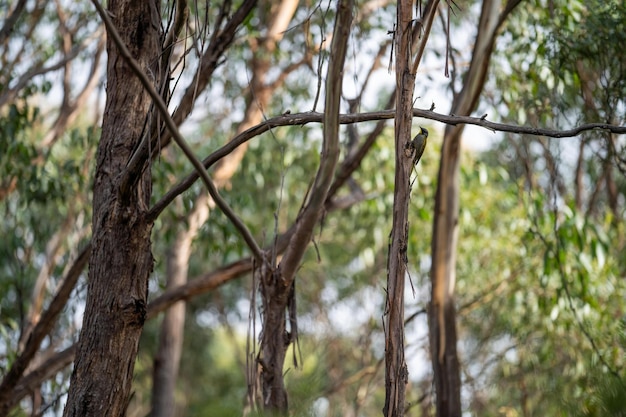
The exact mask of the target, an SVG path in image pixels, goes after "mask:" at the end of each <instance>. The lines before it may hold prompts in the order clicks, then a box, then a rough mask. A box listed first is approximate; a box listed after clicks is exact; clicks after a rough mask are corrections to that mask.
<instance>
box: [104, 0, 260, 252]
mask: <svg viewBox="0 0 626 417" xmlns="http://www.w3.org/2000/svg"><path fill="white" fill-rule="evenodd" d="M92 3H93V4H94V6H95V7H96V9H97V10H98V13H99V14H100V17H101V18H102V20H103V21H104V24H105V25H106V27H107V30H108V33H109V35H110V36H111V38H112V39H113V41H114V42H115V44H116V46H117V48H118V49H119V51H120V54H121V55H122V56H123V57H124V59H125V60H126V61H127V62H128V64H129V66H130V67H131V68H132V70H133V72H134V73H135V75H136V76H137V78H139V80H140V81H141V84H142V85H143V86H144V88H145V89H146V91H147V92H148V94H150V97H152V100H153V102H154V104H155V106H156V107H157V109H158V111H159V113H160V114H161V117H163V120H164V122H165V125H166V126H167V128H168V129H169V131H170V133H171V134H172V136H173V138H174V141H176V144H177V145H178V146H180V148H181V149H182V151H183V152H184V153H185V156H187V158H188V159H189V161H190V162H191V164H192V165H193V166H194V168H195V169H196V170H197V171H198V172H199V175H200V177H201V178H202V181H203V182H204V184H205V185H206V187H207V189H208V190H209V194H210V195H211V197H212V198H213V200H214V201H215V204H216V205H217V206H218V207H219V208H220V210H222V212H223V213H224V214H225V215H226V217H228V219H229V220H230V221H231V222H232V223H233V225H234V226H235V227H236V228H237V230H238V231H239V233H241V235H242V237H243V239H244V240H245V242H246V244H247V245H248V247H249V248H250V250H251V251H252V253H253V254H254V256H255V257H256V258H257V259H258V260H263V258H264V255H263V252H262V251H261V248H260V247H259V245H258V244H257V243H256V241H255V240H254V237H253V236H252V233H250V231H249V230H248V228H247V227H246V225H245V224H244V223H243V222H242V221H241V219H239V217H238V216H237V214H235V212H234V211H233V210H232V209H231V208H230V206H229V205H228V203H226V201H225V200H224V199H223V198H222V197H221V196H220V195H219V193H218V192H217V188H215V185H214V184H213V181H212V180H211V178H210V177H209V174H208V173H207V172H206V169H205V168H204V166H203V165H202V163H201V162H200V161H199V160H198V158H196V156H195V155H194V153H193V151H192V150H191V148H190V147H189V145H188V144H187V142H186V141H185V139H184V138H183V136H182V135H181V134H180V132H179V131H178V128H177V126H176V123H175V122H174V120H173V119H172V117H171V116H170V114H169V111H168V110H167V105H166V104H165V103H164V102H163V99H162V98H161V96H160V95H159V93H158V92H157V91H156V90H155V88H154V86H153V85H152V82H150V80H149V79H148V77H147V76H146V74H144V72H143V70H142V69H141V68H140V67H139V64H137V61H135V60H134V59H133V57H132V55H131V54H130V51H129V50H128V48H126V45H124V41H123V40H122V39H121V37H120V35H119V33H118V32H117V29H116V28H115V26H114V25H113V22H111V19H110V18H109V16H108V14H107V12H106V11H105V10H104V9H103V8H102V6H101V5H100V3H98V1H97V0H92ZM124 186H129V184H123V183H122V184H120V192H121V193H124Z"/></svg>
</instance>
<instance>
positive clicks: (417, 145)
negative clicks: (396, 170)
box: [411, 126, 428, 166]
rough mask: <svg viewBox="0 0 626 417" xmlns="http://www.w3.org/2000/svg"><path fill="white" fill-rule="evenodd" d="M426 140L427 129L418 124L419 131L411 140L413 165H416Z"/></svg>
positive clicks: (424, 147) (422, 152)
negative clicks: (413, 154) (413, 152)
mask: <svg viewBox="0 0 626 417" xmlns="http://www.w3.org/2000/svg"><path fill="white" fill-rule="evenodd" d="M426 142H428V130H426V129H424V128H423V127H421V126H420V132H419V133H418V134H417V135H415V137H414V138H413V141H411V144H412V145H413V149H414V150H415V156H413V166H415V165H417V163H418V162H419V161H420V159H421V157H422V155H423V154H424V150H425V149H426Z"/></svg>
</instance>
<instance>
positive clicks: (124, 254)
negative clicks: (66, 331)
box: [64, 0, 160, 417]
mask: <svg viewBox="0 0 626 417" xmlns="http://www.w3.org/2000/svg"><path fill="white" fill-rule="evenodd" d="M109 15H110V17H111V18H112V20H113V22H114V23H115V25H116V27H117V30H118V31H119V33H120V35H121V37H122V39H123V40H124V42H125V43H126V45H127V47H128V49H129V50H130V52H131V54H132V55H133V57H134V58H135V59H136V60H137V62H138V63H139V65H140V66H141V68H143V69H144V70H145V71H146V73H148V74H152V76H153V77H154V78H155V79H158V78H157V77H156V76H157V74H155V71H156V68H154V63H155V62H157V59H158V56H159V53H158V52H159V35H160V32H159V28H160V23H159V11H158V5H157V3H156V2H153V1H130V0H110V1H109ZM107 53H108V64H107V100H106V107H105V112H104V119H103V123H102V136H101V139H100V143H99V145H98V158H97V166H96V174H95V182H94V190H93V225H92V228H93V239H92V252H91V258H90V262H89V285H88V290H87V305H86V308H85V314H84V319H83V327H82V330H81V334H80V339H79V345H78V352H77V354H76V360H75V362H74V372H73V374H72V378H71V385H70V390H69V396H68V400H67V405H66V407H65V412H64V415H65V416H76V417H78V416H81V417H82V416H123V415H124V413H125V409H126V405H127V402H128V397H129V393H130V387H131V382H132V376H133V368H134V363H135V357H136V355H137V348H138V344H139V336H140V335H141V330H142V328H143V323H144V320H145V317H146V304H147V295H148V277H149V274H150V272H151V270H152V264H153V259H152V254H151V251H150V232H151V230H152V224H151V223H150V222H148V221H146V219H145V214H146V212H147V208H148V202H149V200H150V193H151V180H150V170H149V168H148V167H147V166H144V169H143V170H142V174H141V177H140V178H135V179H134V181H133V184H132V186H131V187H129V188H128V189H127V190H125V192H122V191H121V190H120V187H119V178H120V177H121V175H120V174H121V173H122V172H123V171H124V170H125V168H126V164H127V162H128V161H129V159H130V157H131V155H132V153H133V150H134V149H136V148H137V147H138V145H139V143H140V141H141V139H142V129H143V127H144V125H145V122H146V120H148V119H147V118H148V115H149V109H150V103H151V99H150V97H149V95H148V94H147V93H146V92H145V91H144V88H143V87H142V85H141V83H140V81H139V79H138V78H137V77H136V75H135V74H134V73H133V71H132V70H131V68H130V66H129V65H128V64H127V62H126V61H125V60H124V58H123V57H121V56H120V55H119V53H118V50H117V48H116V47H115V45H114V43H113V42H112V40H111V38H110V37H109V39H108V41H107ZM148 122H149V120H148Z"/></svg>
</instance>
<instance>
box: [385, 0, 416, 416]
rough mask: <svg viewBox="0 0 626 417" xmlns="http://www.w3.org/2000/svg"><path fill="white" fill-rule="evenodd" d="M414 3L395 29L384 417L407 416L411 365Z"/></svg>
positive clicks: (400, 10) (402, 7) (403, 7)
mask: <svg viewBox="0 0 626 417" xmlns="http://www.w3.org/2000/svg"><path fill="white" fill-rule="evenodd" d="M412 12H413V10H412V2H410V1H406V0H404V1H399V2H398V6H397V24H396V33H395V52H396V91H397V92H398V93H397V95H396V118H395V148H396V174H395V182H394V187H395V189H394V201H393V226H392V230H391V242H390V244H389V255H388V256H389V258H388V271H387V301H386V307H385V317H384V321H385V408H384V409H383V413H384V415H385V416H386V417H399V416H402V415H404V398H405V389H406V383H407V381H408V370H407V366H406V361H405V358H404V280H405V275H406V250H407V240H408V213H409V194H410V187H409V176H410V172H411V168H412V161H413V152H408V153H407V150H412V148H411V146H410V143H411V123H412V117H413V112H412V105H413V88H414V86H415V73H414V72H413V71H412V70H411V33H412V23H413V20H412V15H413V13H412Z"/></svg>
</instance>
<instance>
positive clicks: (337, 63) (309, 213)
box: [258, 0, 353, 415]
mask: <svg viewBox="0 0 626 417" xmlns="http://www.w3.org/2000/svg"><path fill="white" fill-rule="evenodd" d="M352 8H353V1H352V0H341V1H339V2H338V4H337V17H336V20H335V26H334V30H333V40H332V43H331V52H330V60H329V63H328V72H327V76H326V107H325V109H324V141H323V143H322V152H321V154H322V158H321V161H320V166H319V168H318V171H317V174H316V177H315V181H314V183H313V186H312V187H311V192H310V193H309V199H308V202H307V204H306V206H305V207H304V209H303V210H302V211H301V213H300V215H299V216H298V219H297V220H296V224H295V231H294V233H293V235H292V237H291V238H290V240H289V244H288V245H287V248H286V250H285V254H284V256H283V258H282V260H281V262H280V265H279V266H278V268H273V265H270V264H269V263H266V264H264V265H262V267H261V271H260V276H261V277H260V286H261V298H262V302H263V330H262V338H261V355H260V357H259V359H258V361H259V364H260V366H261V388H262V395H263V407H264V408H265V409H266V410H268V411H270V412H274V413H277V414H280V415H286V414H287V412H288V404H287V391H286V390H285V384H284V381H283V366H284V362H285V354H286V351H287V347H288V346H289V344H290V343H291V342H292V341H293V340H294V339H295V337H297V331H296V329H295V328H294V324H295V304H294V302H295V298H294V297H295V282H294V280H295V274H296V271H297V269H298V267H299V265H300V262H301V261H302V257H303V255H304V252H305V250H306V248H307V247H308V245H309V242H310V240H311V236H312V235H313V229H314V227H315V225H316V224H317V222H318V221H319V218H320V216H321V213H322V209H323V207H324V203H325V201H326V198H327V196H328V190H329V189H330V185H331V183H332V181H333V178H334V175H335V169H336V166H337V161H338V159H339V110H340V101H341V92H342V82H343V66H344V62H345V56H346V49H347V41H348V36H349V34H350V26H351V22H352ZM287 308H289V314H290V321H291V329H290V330H291V332H287V326H286V310H287Z"/></svg>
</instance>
